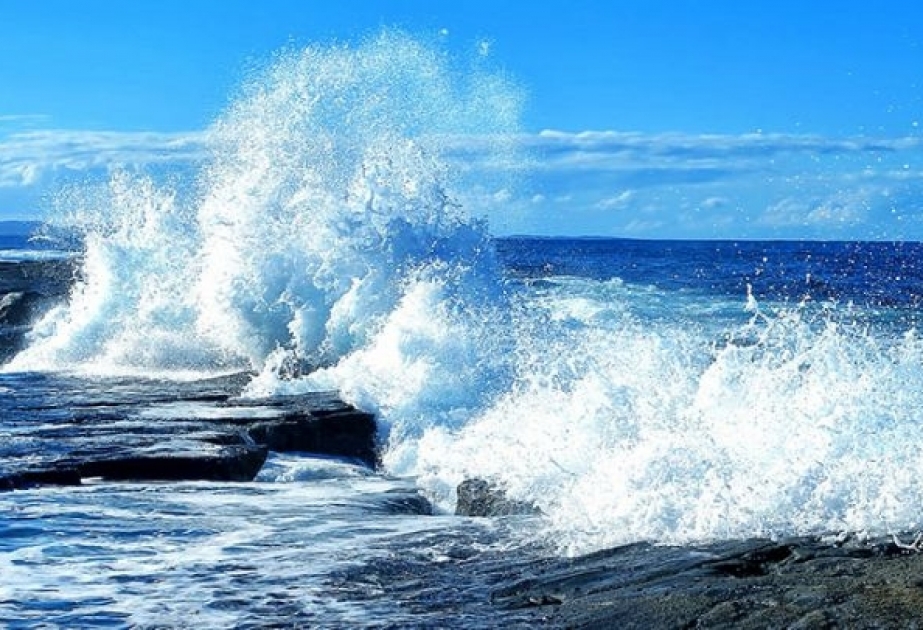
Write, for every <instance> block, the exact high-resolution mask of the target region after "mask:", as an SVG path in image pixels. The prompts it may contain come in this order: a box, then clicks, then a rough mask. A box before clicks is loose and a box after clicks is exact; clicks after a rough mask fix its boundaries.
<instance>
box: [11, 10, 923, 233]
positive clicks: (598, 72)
mask: <svg viewBox="0 0 923 630" xmlns="http://www.w3.org/2000/svg"><path fill="white" fill-rule="evenodd" d="M383 27H394V28H400V29H403V30H405V31H407V32H410V33H413V34H419V35H420V37H422V38H429V39H436V40H438V41H439V42H440V45H442V46H445V47H446V48H447V49H448V50H449V51H450V52H452V53H453V54H457V55H459V56H464V55H469V54H471V53H472V51H474V50H479V51H481V52H484V53H488V54H489V58H490V61H491V63H492V64H493V65H494V66H495V67H496V68H498V69H501V70H502V71H503V72H504V73H505V74H507V75H508V76H510V77H513V79H514V80H515V82H516V83H517V84H519V85H521V86H522V87H523V89H524V91H525V93H526V95H527V96H526V102H525V107H524V111H523V114H522V123H521V142H522V143H523V145H524V146H526V147H528V149H529V151H530V153H531V154H532V155H534V156H537V158H536V159H534V160H532V161H531V163H530V165H529V167H528V168H527V169H526V170H527V171H528V172H527V173H524V176H523V177H520V178H517V183H516V185H515V186H510V187H505V188H498V189H496V190H493V191H488V192H489V193H490V194H486V195H484V196H483V199H482V200H481V201H480V202H479V207H478V208H476V209H475V210H476V211H477V212H482V213H484V214H486V215H487V216H488V217H490V220H491V222H492V224H493V226H494V230H495V231H496V232H497V233H500V234H504V233H531V234H546V235H555V234H567V235H599V236H623V237H639V238H871V239H923V159H921V157H923V3H919V2H913V1H911V0H905V1H900V2H899V1H894V0H881V1H880V2H877V3H871V2H868V1H867V0H866V1H864V2H858V1H855V0H843V1H841V2H838V3H835V4H830V3H810V2H804V1H803V0H801V1H797V2H796V1H792V0H775V1H773V2H740V1H739V0H738V1H736V2H733V1H729V0H714V1H711V2H696V1H692V0H674V1H667V0H625V1H617V0H566V1H565V0H543V1H541V2H530V3H526V2H513V1H508V2H500V1H498V0H492V1H487V0H455V1H454V2H438V1H435V0H354V1H346V0H339V1H333V0H328V1H325V2H319V1H310V0H275V1H268V0H267V1H266V2H245V1H242V0H226V1H223V2H220V3H218V2H213V1H212V0H183V1H178V0H160V1H158V2H145V3H142V2H123V1H121V2H120V1H114V0H109V1H103V0H83V1H82V2H72V1H70V0H43V2H19V1H16V0H0V219H3V218H33V217H40V216H42V214H43V212H46V211H47V209H46V206H47V205H48V202H47V200H48V198H49V196H50V195H53V194H54V191H55V189H56V187H57V186H59V185H60V182H61V181H62V180H73V179H74V178H83V177H85V178H87V179H88V180H92V179H94V178H100V177H103V178H104V177H106V173H107V172H108V171H109V170H110V169H112V168H114V167H117V166H119V165H122V164H128V165H132V166H135V167H140V168H145V167H150V168H155V169H156V168H157V167H158V166H159V165H162V164H183V163H194V162H195V161H196V160H199V159H201V157H202V154H203V141H204V140H203V132H204V130H206V129H207V128H208V126H209V124H210V123H211V122H212V121H213V120H214V119H215V118H216V117H217V116H218V115H219V114H220V113H221V112H222V111H223V110H224V109H225V108H226V107H227V106H228V103H229V101H230V100H231V98H232V97H233V95H234V93H235V90H236V89H237V88H238V86H239V85H240V83H241V82H242V81H243V80H244V78H245V77H246V76H247V73H248V72H249V71H250V70H251V69H252V68H253V67H255V66H259V65H260V64H263V63H265V62H266V60H267V59H269V58H270V57H271V56H272V55H273V53H274V51H277V50H279V49H280V48H282V47H284V46H291V45H294V46H298V45H308V44H313V43H325V42H334V41H339V42H352V41H357V40H358V39H361V38H362V37H364V36H367V35H369V34H370V33H374V32H376V31H377V30H379V29H381V28H383Z"/></svg>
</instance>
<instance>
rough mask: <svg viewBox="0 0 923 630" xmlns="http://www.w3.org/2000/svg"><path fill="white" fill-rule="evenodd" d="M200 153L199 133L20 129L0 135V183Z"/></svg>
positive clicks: (31, 182) (21, 183)
mask: <svg viewBox="0 0 923 630" xmlns="http://www.w3.org/2000/svg"><path fill="white" fill-rule="evenodd" d="M204 156H205V149H204V133H202V132H191V133H157V132H114V131H69V130H41V131H18V132H14V133H9V134H6V135H2V136H0V187H30V186H35V185H37V184H39V183H41V182H42V181H44V180H45V178H47V177H49V176H52V175H55V174H60V173H63V172H71V173H83V172H87V171H93V170H96V169H103V170H105V169H109V168H112V167H114V166H147V165H152V164H171V163H189V162H195V161H197V160H200V159H202V158H204Z"/></svg>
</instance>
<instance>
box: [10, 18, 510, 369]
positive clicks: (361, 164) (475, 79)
mask: <svg viewBox="0 0 923 630" xmlns="http://www.w3.org/2000/svg"><path fill="white" fill-rule="evenodd" d="M519 101H520V97H519V93H518V91H517V90H516V89H515V88H514V87H513V86H511V85H510V84H509V82H507V81H505V80H504V79H502V77H499V76H497V75H495V74H490V73H487V72H484V71H481V70H478V69H477V68H474V69H472V70H470V71H468V72H464V73H461V72H456V71H455V70H454V68H453V67H452V64H451V61H450V60H449V58H448V57H447V56H446V55H445V54H444V53H443V52H441V51H440V50H438V49H436V48H434V47H431V46H427V45H425V44H423V43H421V42H419V41H416V40H414V39H412V38H410V37H409V36H407V35H404V34H401V33H394V32H386V33H383V34H381V35H379V36H378V37H376V38H373V39H370V40H369V41H367V42H365V43H364V44H362V45H360V46H357V47H350V46H346V45H343V46H333V47H319V46H316V47H310V48H307V49H305V50H288V51H284V52H282V53H280V54H279V55H278V56H277V57H276V58H275V59H274V60H273V62H272V63H271V64H270V65H269V67H268V68H267V69H266V70H265V71H264V72H262V73H260V74H258V75H256V76H255V77H254V78H253V79H252V80H251V81H250V82H249V83H248V84H247V85H245V86H244V87H243V89H242V90H241V94H240V95H239V97H238V98H237V99H236V100H235V101H234V103H233V104H232V105H231V106H230V107H229V109H228V111H227V112H226V113H225V115H224V116H222V117H221V118H220V119H219V120H218V121H217V122H216V123H215V124H214V125H213V126H212V128H211V129H210V130H209V133H208V136H209V139H210V140H209V143H210V148H211V159H210V160H208V162H207V163H206V164H204V165H203V166H202V167H201V170H200V171H199V172H198V173H197V175H196V176H195V177H194V178H191V179H194V180H195V181H194V182H192V183H190V182H188V181H187V182H185V186H183V185H182V184H183V183H182V182H180V183H179V184H178V183H177V182H176V181H168V182H165V183H158V182H155V181H154V179H153V178H151V177H150V176H139V175H132V174H129V173H116V174H115V176H114V177H113V178H112V181H111V182H110V183H109V185H108V186H106V187H103V188H102V189H89V190H87V189H79V188H78V189H72V190H70V191H69V192H68V193H67V194H66V195H64V196H62V199H61V200H60V203H59V206H61V208H62V209H63V210H62V212H60V213H59V215H58V216H57V217H55V222H56V223H58V224H61V225H63V226H64V227H67V228H70V229H72V230H76V231H77V232H78V233H80V234H81V235H82V237H83V241H84V243H85V254H84V261H85V263H84V268H83V273H82V281H81V282H80V283H79V284H78V285H77V286H76V288H75V290H74V292H73V295H72V296H71V299H70V302H69V304H67V305H66V306H64V307H62V308H61V309H58V310H57V311H55V312H54V313H52V314H50V315H49V317H47V318H45V320H44V321H42V322H41V323H40V324H39V325H38V326H37V327H36V329H35V331H34V333H33V340H32V343H31V345H30V347H29V348H28V349H27V350H26V351H25V352H23V353H22V354H20V355H19V356H18V357H17V358H16V359H15V360H14V361H13V362H12V364H10V365H9V366H8V367H7V369H13V370H35V369H39V370H55V369H78V370H83V371H89V372H102V373H107V372H132V371H134V372H142V373H150V372H152V371H155V372H161V373H167V374H171V373H176V371H177V370H187V371H192V372H195V371H211V370H217V371H221V370H240V369H251V370H257V371H259V370H262V369H263V368H264V367H266V366H267V365H268V364H272V365H273V366H275V367H276V368H279V367H280V365H281V364H282V363H285V364H286V365H288V366H292V365H294V366H297V369H298V370H304V369H307V368H309V367H312V366H323V365H329V364H332V363H335V362H336V361H338V360H339V359H341V358H343V357H344V356H347V355H348V354H349V353H350V352H352V351H354V350H356V349H358V348H362V347H365V346H366V345H368V344H369V343H371V341H372V339H373V338H374V337H375V335H376V334H377V332H378V330H379V329H380V328H381V326H382V322H383V320H384V318H386V317H387V315H388V314H389V313H391V312H392V311H394V310H395V308H397V307H398V305H399V304H400V303H401V301H402V300H405V299H406V297H405V296H406V295H408V294H411V293H413V292H414V288H413V287H414V285H415V284H417V283H418V282H423V281H424V280H421V278H423V277H425V276H428V277H433V276H434V275H439V274H442V275H443V276H445V278H444V279H443V280H442V281H441V284H442V287H443V289H444V291H445V296H444V297H445V299H447V300H456V302H457V303H458V304H460V302H462V301H464V300H465V299H466V298H464V297H463V296H462V295H461V294H462V293H464V292H465V291H475V289H473V288H472V287H474V286H475V285H478V284H479V283H480V284H481V286H482V287H485V290H489V291H493V292H495V293H496V292H497V286H496V282H495V281H493V280H490V276H491V275H493V274H494V271H493V269H492V264H491V262H490V260H489V259H490V257H491V253H490V249H491V248H490V245H489V242H488V240H487V232H486V228H485V226H484V225H483V224H482V222H480V221H478V220H476V219H473V218H471V217H470V216H469V215H468V214H466V211H465V210H463V209H462V207H461V204H460V200H462V199H464V197H465V194H466V192H467V191H468V190H470V187H471V186H472V182H471V181H470V180H468V179H466V175H465V169H463V168H453V166H452V165H451V164H450V163H449V161H448V160H447V158H446V154H447V152H448V151H449V149H450V148H451V147H453V146H456V145H457V144H458V143H459V142H464V139H465V138H466V137H468V136H472V135H473V134H477V137H478V138H479V143H480V144H479V146H481V148H482V149H483V148H485V147H487V153H486V154H485V157H487V158H488V159H490V155H491V154H492V153H493V154H494V155H500V154H501V153H503V152H504V151H506V150H508V147H509V143H508V142H507V141H506V140H505V139H504V138H505V137H506V135H508V134H509V133H511V132H512V131H514V130H515V126H516V123H517V116H518V106H519ZM485 139H486V142H485ZM490 147H494V148H495V149H496V150H494V151H492V150H491V149H490ZM187 179H190V178H187ZM427 270H429V271H427ZM443 272H444V273H443ZM452 277H454V280H451V278H452ZM491 282H493V284H494V285H495V286H494V287H493V288H490V289H487V288H486V287H488V286H489V285H490V283H491ZM450 283H451V284H452V286H450ZM485 283H486V284H485ZM453 287H456V288H453ZM458 287H460V288H458ZM478 290H480V289H478ZM450 294H454V295H450ZM456 307H457V308H461V307H460V306H456Z"/></svg>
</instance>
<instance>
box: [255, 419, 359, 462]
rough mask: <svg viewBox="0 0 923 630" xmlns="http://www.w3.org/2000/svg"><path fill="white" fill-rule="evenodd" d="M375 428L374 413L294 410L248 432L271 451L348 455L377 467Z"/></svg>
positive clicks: (259, 424) (336, 455)
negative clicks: (314, 412) (324, 412)
mask: <svg viewBox="0 0 923 630" xmlns="http://www.w3.org/2000/svg"><path fill="white" fill-rule="evenodd" d="M375 431H376V427H375V418H374V416H372V415H371V414H368V413H363V412H360V411H356V410H352V411H343V412H338V413H331V414H328V415H322V416H320V417H317V416H315V415H313V414H311V413H301V412H296V413H291V414H288V415H286V416H284V417H282V418H281V419H279V420H271V421H268V422H259V423H257V424H254V425H253V426H251V427H250V428H249V429H248V435H249V436H250V438H251V439H252V440H253V441H254V442H256V443H257V444H264V445H266V446H267V447H268V448H269V450H271V451H276V452H291V451H300V452H305V453H314V454H318V455H332V456H335V457H346V458H350V459H355V460H358V461H360V462H362V463H364V464H365V465H367V466H369V467H375V465H376V464H377V454H376V450H375Z"/></svg>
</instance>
